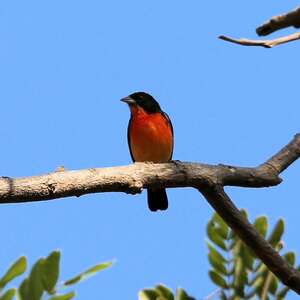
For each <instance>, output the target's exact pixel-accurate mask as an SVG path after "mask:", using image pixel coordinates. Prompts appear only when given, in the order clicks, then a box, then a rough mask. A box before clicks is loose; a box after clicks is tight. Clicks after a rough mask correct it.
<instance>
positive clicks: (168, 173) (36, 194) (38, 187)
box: [0, 161, 281, 203]
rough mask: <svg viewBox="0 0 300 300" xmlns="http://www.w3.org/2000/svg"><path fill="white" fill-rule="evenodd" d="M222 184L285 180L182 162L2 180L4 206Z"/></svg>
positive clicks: (0, 193)
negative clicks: (105, 194)
mask: <svg viewBox="0 0 300 300" xmlns="http://www.w3.org/2000/svg"><path fill="white" fill-rule="evenodd" d="M219 182H223V183H224V184H226V185H231V186H243V187H267V186H274V185H277V184H279V183H280V182H281V179H280V178H279V177H278V176H277V174H275V173H274V172H273V170H269V169H258V168H242V167H233V166H225V165H219V166H213V165H205V164H199V163H183V162H178V161H174V162H171V163H165V164H152V163H135V164H133V165H129V166H122V167H113V168H103V169H87V170H79V171H61V172H54V173H50V174H47V175H41V176H33V177H24V178H16V179H13V178H9V177H1V178H0V203H16V202H29V201H41V200H50V199H57V198H62V197H69V196H81V195H84V194H89V193H100V192H125V193H129V194H136V193H140V192H141V191H142V189H143V188H148V187H152V188H153V187H154V188H157V187H168V188H169V187H202V186H207V185H208V186H210V185H213V184H217V183H219Z"/></svg>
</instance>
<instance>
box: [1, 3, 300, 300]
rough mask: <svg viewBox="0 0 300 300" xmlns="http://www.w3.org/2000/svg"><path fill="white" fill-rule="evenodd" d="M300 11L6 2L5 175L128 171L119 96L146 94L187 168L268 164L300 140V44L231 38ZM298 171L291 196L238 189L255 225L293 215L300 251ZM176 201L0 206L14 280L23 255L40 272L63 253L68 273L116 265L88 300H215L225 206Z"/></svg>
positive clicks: (277, 6)
mask: <svg viewBox="0 0 300 300" xmlns="http://www.w3.org/2000/svg"><path fill="white" fill-rule="evenodd" d="M298 2H299V1H296V0H295V1H292V0H289V1H277V2H276V1H275V2H274V1H273V2H270V1H265V2H263V1H258V0H255V1H196V0H191V1H174V0H172V1H170V0H167V1H137V0H136V1H132V0H130V1H121V0H119V1H114V0H112V1H96V0H94V1H92V0H86V1H69V0H65V1H58V0H52V1H37V0H36V1H34V0H26V1H20V0H19V1H14V0H9V1H8V0H3V1H1V4H0V40H1V47H0V82H1V88H0V99H1V118H0V137H1V157H0V161H1V163H0V173H1V175H5V176H11V177H16V176H29V175H37V174H43V173H47V172H51V171H54V170H55V169H56V168H57V167H58V166H60V165H64V166H65V167H66V168H67V169H81V168H89V167H106V166H118V165H126V164H129V163H130V155H129V152H128V148H127V139H126V128H127V122H128V118H129V111H128V108H127V107H126V106H125V105H124V104H123V103H121V102H119V99H120V98H121V97H123V96H126V95H128V94H129V93H132V92H134V91H141V90H142V91H147V92H149V93H151V94H153V95H154V96H155V97H156V98H157V100H158V101H159V102H160V103H161V106H162V108H163V109H164V110H165V111H166V112H167V113H168V114H169V115H170V117H171V119H172V121H173V125H174V130H175V151H174V158H175V159H179V160H183V161H198V162H206V163H225V164H226V163H227V164H233V165H243V166H255V165H257V164H260V163H261V162H263V161H264V160H265V159H267V158H269V156H270V155H272V154H274V153H275V152H276V151H277V150H279V149H280V148H281V147H282V146H283V145H285V144H286V143H287V142H288V141H289V140H290V139H291V138H292V137H293V135H294V134H295V133H297V132H299V131H300V125H299V111H300V102H299V91H298V90H299V60H298V58H299V45H300V44H299V42H294V43H291V44H287V45H283V46H280V47H278V48H274V49H271V50H267V49H263V48H246V47H245V48H243V47H240V46H236V45H233V44H229V43H225V42H223V41H220V40H218V39H217V36H218V35H220V34H229V35H232V36H235V37H241V36H244V37H249V38H254V37H255V32H254V29H255V27H256V26H257V25H259V24H261V23H262V22H263V21H265V20H267V19H268V18H269V17H270V16H272V15H275V14H279V13H282V12H284V11H288V10H290V9H292V8H294V7H295V6H296V5H297V4H298ZM289 32H292V30H287V31H285V32H282V33H280V34H285V33H289ZM273 36H278V35H273ZM299 172H300V162H299V161H298V162H297V163H295V164H294V165H293V166H292V167H290V168H289V169H288V170H287V171H286V172H284V173H283V174H282V177H283V179H284V182H283V183H282V184H281V185H280V186H278V187H274V188H270V189H261V190H258V189H253V190H251V189H239V188H228V189H227V191H228V192H229V194H230V195H231V196H232V198H233V200H234V202H235V203H236V204H237V206H238V207H243V208H246V209H247V210H248V211H249V213H250V215H251V216H252V217H255V216H258V215H268V216H269V217H270V219H271V221H272V223H274V222H275V221H276V220H277V219H278V218H279V217H284V219H285V220H286V225H287V234H286V246H287V248H288V249H294V250H295V251H296V252H297V253H299V254H300V240H299V238H298V237H299V229H298V228H299V226H300V220H299V191H298V186H299ZM168 194H169V199H170V208H169V210H168V211H167V212H165V213H156V214H154V213H151V212H149V211H148V209H147V205H146V198H145V196H146V195H145V193H143V194H141V195H137V196H130V195H125V194H121V193H109V194H108V193H107V194H94V195H89V196H83V197H80V198H73V197H72V198H67V199H64V200H56V201H49V202H43V203H32V204H21V205H20V204H19V205H1V213H0V214H1V215H0V227H1V247H0V261H1V263H0V272H4V270H5V268H6V267H7V266H8V265H9V264H10V262H12V261H13V260H14V259H15V258H17V257H18V256H20V255H22V254H26V255H27V256H28V257H29V260H30V261H31V262H33V261H35V260H36V259H37V258H38V257H40V256H44V255H47V254H48V253H49V252H50V251H51V250H53V249H61V250H62V252H63V258H62V278H66V277H70V276H72V275H74V274H76V273H77V272H78V271H81V270H83V269H85V268H86V267H89V266H91V265H93V264H95V263H97V262H101V261H104V260H109V259H111V258H116V259H117V263H116V264H115V266H114V267H113V268H112V269H110V270H107V271H105V272H103V273H101V274H99V275H98V276H97V277H95V278H93V279H90V280H88V281H87V282H85V283H82V285H80V286H78V288H77V291H78V297H77V299H78V300H83V299H137V292H138V291H139V290H140V289H141V288H144V287H149V286H153V285H154V284H156V283H164V284H166V285H168V286H170V287H171V288H176V287H177V286H182V287H184V288H186V289H187V291H189V292H190V294H192V295H193V296H194V297H196V298H198V299H202V298H203V297H205V296H206V295H208V294H209V293H210V292H212V291H214V290H215V287H214V286H213V285H212V284H211V283H210V280H209V279H208V276H207V272H208V268H209V266H208V263H207V259H206V254H207V249H206V245H205V236H206V234H205V225H206V223H207V221H208V219H209V218H210V216H211V214H212V209H211V208H210V206H209V205H208V204H207V202H206V201H205V200H204V199H203V198H202V197H201V196H200V194H199V193H198V192H197V191H195V190H193V189H176V190H169V191H168ZM288 299H296V296H295V295H292V294H291V295H290V296H289V298H288Z"/></svg>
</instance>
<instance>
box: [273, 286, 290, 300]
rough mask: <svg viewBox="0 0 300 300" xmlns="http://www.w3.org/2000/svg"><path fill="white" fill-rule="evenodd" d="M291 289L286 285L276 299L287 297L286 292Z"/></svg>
mask: <svg viewBox="0 0 300 300" xmlns="http://www.w3.org/2000/svg"><path fill="white" fill-rule="evenodd" d="M289 291H290V289H289V288H288V287H284V288H283V289H282V290H281V291H280V292H279V293H278V294H277V295H276V299H277V300H283V299H285V296H286V294H287V293H288V292H289Z"/></svg>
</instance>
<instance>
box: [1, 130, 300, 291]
mask: <svg viewBox="0 0 300 300" xmlns="http://www.w3.org/2000/svg"><path fill="white" fill-rule="evenodd" d="M299 156H300V134H297V135H296V136H295V137H294V139H293V140H292V141H291V142H290V143H289V144H288V145H287V146H285V147H284V148H283V149H282V150H280V151H279V152H278V153H277V154H275V155H274V156H273V157H271V158H270V159H269V160H267V161H266V162H265V163H263V164H262V165H260V166H258V167H257V168H243V167H233V166H225V165H218V166H212V165H206V164H196V163H182V162H177V161H174V162H171V163H165V164H152V163H136V164H133V165H130V166H124V167H114V168H104V169H88V170H81V171H64V170H60V171H59V172H54V173H52V174H48V175H42V176H34V177H26V178H17V179H12V178H9V177H2V178H0V203H16V202H28V201H40V200H49V199H56V198H62V197H68V196H81V195H83V194H88V193H96V192H126V193H132V194H134V193H139V192H141V191H142V188H149V187H151V188H157V187H195V188H197V189H199V190H200V191H201V193H202V194H203V195H204V196H205V197H206V199H207V200H208V201H209V203H210V204H211V205H212V206H213V207H214V209H215V210H216V211H217V212H218V213H219V214H220V215H221V216H222V218H223V219H224V220H225V221H226V222H227V224H228V225H229V226H230V227H231V228H232V229H233V230H234V231H235V232H236V233H237V235H238V236H239V237H240V238H241V239H242V240H243V241H244V242H245V243H246V244H247V245H248V246H249V247H250V248H251V250H252V251H253V252H254V253H256V255H257V256H258V257H259V258H261V260H262V261H263V262H264V263H265V264H266V265H267V266H268V267H269V269H270V270H271V271H272V272H273V273H274V274H275V275H277V276H278V278H279V279H280V280H281V281H282V282H284V283H285V284H286V285H288V286H289V287H290V288H291V289H293V290H294V291H296V292H297V293H299V294H300V273H299V272H297V271H296V270H295V269H293V268H291V267H289V266H288V265H287V264H286V262H285V261H284V260H283V259H282V258H281V257H280V256H279V254H278V253H276V251H274V250H273V249H272V247H271V246H270V245H269V244H268V243H267V242H266V241H265V240H264V239H263V238H262V237H261V236H260V235H259V234H258V233H257V232H256V231H255V229H254V228H253V227H252V226H251V224H250V223H249V222H248V221H247V220H246V219H245V218H244V217H243V216H242V214H241V213H240V212H239V210H238V209H237V208H236V207H235V206H234V204H233V203H232V202H231V200H230V198H229V197H228V196H227V195H226V194H225V192H224V190H223V186H242V187H268V186H273V185H277V184H279V183H280V182H281V179H280V178H279V177H278V175H279V173H281V172H282V171H283V170H285V169H286V168H287V167H288V166H289V165H290V164H292V163H293V162H294V161H295V160H296V159H297V158H299Z"/></svg>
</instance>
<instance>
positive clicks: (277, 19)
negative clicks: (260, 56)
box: [256, 6, 300, 36]
mask: <svg viewBox="0 0 300 300" xmlns="http://www.w3.org/2000/svg"><path fill="white" fill-rule="evenodd" d="M291 26H293V27H295V28H300V6H299V7H297V8H296V9H294V10H292V11H290V12H288V13H285V14H282V15H279V16H274V17H272V18H271V19H270V20H268V21H267V22H265V23H264V24H262V25H261V26H259V27H257V28H256V33H257V34H258V35H259V36H264V35H268V34H271V33H273V32H275V31H277V30H280V29H283V28H287V27H291Z"/></svg>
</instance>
